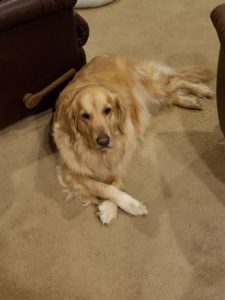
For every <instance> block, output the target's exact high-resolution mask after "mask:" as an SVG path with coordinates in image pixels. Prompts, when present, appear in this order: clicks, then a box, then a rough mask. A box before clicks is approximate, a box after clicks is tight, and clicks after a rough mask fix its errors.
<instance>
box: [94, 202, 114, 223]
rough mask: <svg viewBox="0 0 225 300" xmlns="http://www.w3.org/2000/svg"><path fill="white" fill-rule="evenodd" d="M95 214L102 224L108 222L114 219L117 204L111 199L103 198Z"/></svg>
mask: <svg viewBox="0 0 225 300" xmlns="http://www.w3.org/2000/svg"><path fill="white" fill-rule="evenodd" d="M98 210H99V211H98V212H97V215H98V216H99V219H100V220H101V222H102V224H109V223H111V222H112V221H113V220H115V219H116V216H117V205H116V204H115V203H113V202H111V201H108V200H105V201H103V202H102V203H101V204H99V205H98Z"/></svg>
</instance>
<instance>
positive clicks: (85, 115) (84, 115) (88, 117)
mask: <svg viewBox="0 0 225 300" xmlns="http://www.w3.org/2000/svg"><path fill="white" fill-rule="evenodd" d="M82 118H83V119H85V120H89V119H90V115H89V114H88V113H83V114H82Z"/></svg>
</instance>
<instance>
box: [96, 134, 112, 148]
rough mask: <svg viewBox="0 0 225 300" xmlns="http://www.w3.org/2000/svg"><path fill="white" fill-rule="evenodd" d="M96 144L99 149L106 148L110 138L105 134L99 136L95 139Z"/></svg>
mask: <svg viewBox="0 0 225 300" xmlns="http://www.w3.org/2000/svg"><path fill="white" fill-rule="evenodd" d="M96 142H97V144H98V145H99V146H101V147H106V146H108V145H109V143H110V138H109V136H108V135H106V134H101V135H99V136H98V137H97V139H96Z"/></svg>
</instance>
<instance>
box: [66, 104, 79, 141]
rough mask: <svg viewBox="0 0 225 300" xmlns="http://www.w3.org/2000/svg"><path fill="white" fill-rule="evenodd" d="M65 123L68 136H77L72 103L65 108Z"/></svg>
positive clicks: (75, 118)
mask: <svg viewBox="0 0 225 300" xmlns="http://www.w3.org/2000/svg"><path fill="white" fill-rule="evenodd" d="M65 125H66V129H67V132H68V133H69V135H70V137H71V138H73V139H74V140H75V139H76V137H77V134H78V132H77V113H76V108H75V107H74V105H73V104H71V105H70V106H69V107H67V108H66V111H65Z"/></svg>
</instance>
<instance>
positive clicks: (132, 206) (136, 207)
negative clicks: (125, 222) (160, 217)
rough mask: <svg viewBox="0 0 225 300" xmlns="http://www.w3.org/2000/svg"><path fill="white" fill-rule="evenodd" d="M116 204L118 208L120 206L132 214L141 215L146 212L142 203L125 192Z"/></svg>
mask: <svg viewBox="0 0 225 300" xmlns="http://www.w3.org/2000/svg"><path fill="white" fill-rule="evenodd" d="M118 205H119V207H120V208H122V209H123V210H125V211H126V212H128V213H130V214H132V215H134V216H141V215H147V214H148V210H147V208H146V207H145V205H144V204H142V203H141V202H140V201H138V200H136V199H134V198H132V197H131V196H129V195H128V194H126V193H123V196H122V198H120V200H119V201H118Z"/></svg>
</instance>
